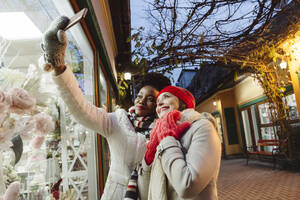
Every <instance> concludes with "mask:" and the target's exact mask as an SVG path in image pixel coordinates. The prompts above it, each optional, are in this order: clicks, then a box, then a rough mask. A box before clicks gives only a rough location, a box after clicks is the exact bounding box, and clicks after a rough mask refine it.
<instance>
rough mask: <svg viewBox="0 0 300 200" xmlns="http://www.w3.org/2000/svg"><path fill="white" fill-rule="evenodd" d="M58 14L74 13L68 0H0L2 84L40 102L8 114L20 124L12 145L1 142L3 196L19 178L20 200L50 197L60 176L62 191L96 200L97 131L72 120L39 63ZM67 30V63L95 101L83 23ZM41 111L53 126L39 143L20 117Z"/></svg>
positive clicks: (0, 184) (89, 57) (92, 67)
mask: <svg viewBox="0 0 300 200" xmlns="http://www.w3.org/2000/svg"><path fill="white" fill-rule="evenodd" d="M60 15H66V16H69V17H71V16H73V15H74V12H73V9H72V7H71V5H70V4H69V2H68V1H67V0H60V1H57V0H43V1H42V0H26V1H22V0H14V1H11V0H1V4H0V70H1V72H0V88H1V90H3V91H5V92H6V91H9V90H10V89H11V88H16V87H17V88H23V89H24V90H26V91H27V92H28V93H29V95H30V96H31V97H32V98H34V99H35V100H36V104H37V106H36V107H35V109H34V110H33V111H32V112H31V113H26V114H12V113H10V119H11V120H14V121H13V125H14V127H15V128H16V129H14V131H13V133H12V137H11V138H12V139H13V140H14V141H13V146H12V147H13V148H4V147H3V146H1V145H0V154H1V156H2V157H4V159H3V161H5V162H1V163H0V164H1V165H0V168H1V170H0V179H1V180H0V195H1V194H3V192H5V189H6V188H7V187H8V186H9V184H10V183H12V182H13V181H19V182H20V183H21V188H20V195H19V197H20V199H26V200H27V199H29V200H30V199H46V198H47V197H49V196H51V188H52V187H53V185H54V184H55V183H57V182H58V181H59V180H60V179H62V182H61V184H60V186H59V187H58V188H59V190H60V193H61V196H66V195H68V196H69V197H70V199H96V196H97V181H96V180H97V171H96V170H97V167H95V166H96V165H97V163H96V155H95V152H96V149H97V148H96V135H95V134H94V133H93V132H92V131H90V130H87V129H86V128H84V127H83V126H81V125H80V124H78V123H77V122H76V120H74V118H73V116H72V115H71V114H70V113H69V112H68V109H67V106H66V105H65V104H64V102H63V101H62V100H61V99H60V97H59V95H58V92H57V90H56V88H55V87H54V83H53V82H52V80H51V75H50V74H49V73H48V74H47V73H45V72H43V71H42V67H41V65H40V63H41V59H42V50H41V48H40V44H41V37H42V33H43V32H45V30H46V29H47V27H48V26H49V25H50V23H51V22H52V21H53V20H54V19H55V18H56V17H58V16H60ZM66 33H67V37H68V41H69V44H68V47H67V52H66V58H65V62H66V65H67V66H69V67H71V69H72V70H73V72H74V74H75V76H76V78H77V80H78V82H79V87H80V88H81V90H82V91H83V93H84V95H85V96H86V98H87V99H88V100H89V101H90V102H91V103H93V102H94V99H95V97H94V80H93V77H94V76H93V72H94V71H93V70H94V63H93V60H94V57H93V55H94V54H93V50H92V48H91V47H90V44H89V42H88V40H87V38H86V35H85V33H84V31H83V30H82V28H81V26H80V25H79V24H78V25H75V26H74V27H72V28H71V29H69V30H68V31H66ZM103 87H106V86H103ZM103 90H104V91H106V88H104V89H103ZM39 113H43V114H46V115H47V116H50V117H51V118H52V121H53V122H54V124H55V129H54V130H52V131H51V132H50V133H49V134H47V135H46V136H45V137H44V138H43V139H40V140H39V142H40V143H39V144H38V145H37V143H34V144H33V141H34V139H35V138H36V136H37V134H36V132H35V131H34V130H31V132H28V134H24V135H26V136H27V137H25V136H24V135H20V132H22V130H21V128H20V127H21V126H20V125H18V124H17V122H21V119H22V120H23V121H22V122H24V124H26V123H27V124H28V123H29V121H30V120H28V119H31V118H30V117H33V116H34V115H35V114H39ZM0 118H1V117H0ZM16 119H17V120H16ZM0 120H2V119H0ZM18 120H19V121H18ZM26 120H27V121H26ZM25 122H26V123H25ZM11 123H12V122H11ZM19 126H20V127H19ZM17 128H19V129H17ZM16 130H17V131H16ZM16 138H17V139H16ZM8 142H9V141H8ZM35 142H36V141H35ZM34 145H36V146H34ZM33 146H34V147H37V148H33ZM0 160H2V159H0ZM15 162H17V163H15Z"/></svg>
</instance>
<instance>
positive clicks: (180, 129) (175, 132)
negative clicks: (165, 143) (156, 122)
mask: <svg viewBox="0 0 300 200" xmlns="http://www.w3.org/2000/svg"><path fill="white" fill-rule="evenodd" d="M190 126H191V123H190V122H182V123H181V124H178V125H176V127H175V128H173V129H169V130H166V131H163V132H160V133H158V135H157V137H158V141H159V142H160V141H162V140H163V139H164V138H165V137H167V136H173V137H174V138H175V139H176V140H178V139H179V138H180V137H181V135H182V134H183V133H185V131H186V130H188V129H189V128H190Z"/></svg>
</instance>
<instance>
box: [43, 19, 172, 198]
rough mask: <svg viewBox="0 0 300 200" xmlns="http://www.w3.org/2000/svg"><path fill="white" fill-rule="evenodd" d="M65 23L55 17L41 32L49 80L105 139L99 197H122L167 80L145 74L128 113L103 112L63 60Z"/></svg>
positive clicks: (81, 119)
mask: <svg viewBox="0 0 300 200" xmlns="http://www.w3.org/2000/svg"><path fill="white" fill-rule="evenodd" d="M68 22H69V19H68V18H67V17H64V16H62V17H59V18H58V19H56V20H55V21H53V22H52V23H51V25H50V27H49V28H48V30H47V31H46V32H45V33H44V35H43V43H42V47H43V50H44V57H45V60H46V63H47V65H46V66H47V68H49V66H50V67H51V68H52V67H53V68H54V72H55V73H54V76H53V80H54V82H55V83H56V85H57V86H58V87H57V88H58V90H59V92H60V95H61V97H62V98H63V100H64V102H65V103H66V104H67V106H68V108H69V110H70V112H71V114H72V115H73V116H74V117H75V118H76V120H77V121H78V122H79V123H81V124H82V125H83V126H85V127H87V128H90V129H92V130H94V131H95V132H96V133H100V134H101V135H102V136H104V137H105V138H106V140H107V142H108V145H109V149H110V155H111V158H110V160H111V164H110V169H109V173H108V178H107V181H106V184H105V188H104V193H103V195H102V197H101V199H102V200H108V199H109V200H111V199H123V197H124V195H125V192H126V188H127V184H128V180H129V178H130V174H131V172H132V171H133V170H134V168H135V167H136V165H137V163H139V162H140V161H141V160H142V159H143V156H144V154H145V150H146V137H147V135H149V132H150V130H151V127H152V125H151V124H152V122H153V120H154V118H155V108H156V96H157V94H158V93H159V90H160V89H162V88H163V87H164V86H166V85H170V81H169V79H167V78H166V77H164V76H163V75H161V74H157V73H149V74H147V75H146V76H145V77H144V79H143V80H142V81H141V83H140V84H139V87H140V88H141V89H140V90H139V92H138V94H137V97H136V99H135V101H134V107H133V108H131V109H130V111H129V112H126V111H125V110H124V109H117V110H116V111H115V112H113V113H107V112H106V111H105V110H104V109H103V108H98V107H96V106H94V105H93V104H91V103H89V102H88V101H87V100H86V99H85V97H84V95H83V93H82V92H81V90H80V88H79V87H78V82H77V80H76V78H75V76H74V75H73V72H72V71H71V69H70V68H69V67H68V66H65V63H64V55H65V50H66V47H67V43H68V40H67V37H66V34H65V32H64V31H63V30H64V28H65V27H66V26H67V24H68Z"/></svg>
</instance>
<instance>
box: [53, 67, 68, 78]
mask: <svg viewBox="0 0 300 200" xmlns="http://www.w3.org/2000/svg"><path fill="white" fill-rule="evenodd" d="M65 70H66V66H65V65H60V66H58V67H54V71H55V76H58V75H60V74H62V73H63V72H64V71H65Z"/></svg>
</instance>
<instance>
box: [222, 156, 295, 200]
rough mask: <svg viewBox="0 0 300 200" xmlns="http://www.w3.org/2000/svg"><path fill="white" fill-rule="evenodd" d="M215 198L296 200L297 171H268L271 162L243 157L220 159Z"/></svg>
mask: <svg viewBox="0 0 300 200" xmlns="http://www.w3.org/2000/svg"><path fill="white" fill-rule="evenodd" d="M217 184H218V195H219V200H296V199H297V200H298V199H300V173H299V172H289V171H283V170H278V169H277V170H272V165H269V164H265V163H261V162H258V161H254V160H250V161H249V165H248V166H247V165H246V160H245V159H232V160H222V164H221V169H220V174H219V180H218V183H217Z"/></svg>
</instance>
